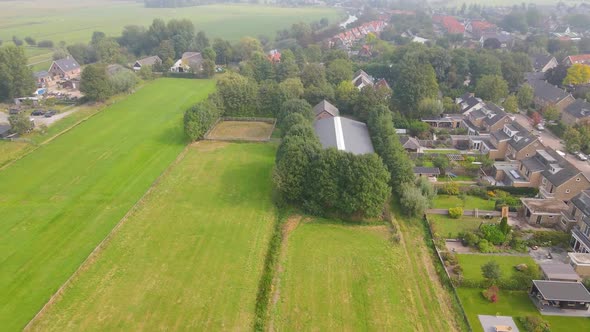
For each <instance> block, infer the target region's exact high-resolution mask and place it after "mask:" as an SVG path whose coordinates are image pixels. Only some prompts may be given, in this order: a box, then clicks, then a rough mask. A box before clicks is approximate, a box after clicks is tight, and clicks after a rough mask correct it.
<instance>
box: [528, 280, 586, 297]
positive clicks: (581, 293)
mask: <svg viewBox="0 0 590 332" xmlns="http://www.w3.org/2000/svg"><path fill="white" fill-rule="evenodd" d="M533 283H534V284H535V286H536V287H537V289H538V290H539V292H540V293H541V295H543V298H544V299H545V300H550V301H572V302H574V301H575V302H590V293H589V292H588V290H586V287H584V285H582V283H580V282H568V281H552V280H533Z"/></svg>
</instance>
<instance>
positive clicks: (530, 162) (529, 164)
mask: <svg viewBox="0 0 590 332" xmlns="http://www.w3.org/2000/svg"><path fill="white" fill-rule="evenodd" d="M521 163H522V164H523V165H524V167H526V168H527V169H528V170H529V171H531V172H539V171H542V170H544V169H545V165H543V164H542V163H541V162H540V161H539V160H538V159H537V158H535V157H530V158H526V159H523V160H522V161H521Z"/></svg>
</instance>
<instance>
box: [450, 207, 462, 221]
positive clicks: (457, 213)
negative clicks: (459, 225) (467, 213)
mask: <svg viewBox="0 0 590 332" xmlns="http://www.w3.org/2000/svg"><path fill="white" fill-rule="evenodd" d="M461 216H463V208H462V207H460V206H458V207H454V208H449V217H450V218H453V219H459V218H461Z"/></svg>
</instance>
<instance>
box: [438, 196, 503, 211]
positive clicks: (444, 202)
mask: <svg viewBox="0 0 590 332" xmlns="http://www.w3.org/2000/svg"><path fill="white" fill-rule="evenodd" d="M457 206H460V207H462V208H463V209H466V210H473V209H480V210H486V211H493V210H494V209H495V207H496V202H495V201H493V200H491V199H482V198H479V197H476V196H471V195H465V200H462V199H461V198H459V196H452V195H436V197H435V198H434V202H433V208H435V209H448V208H452V207H457Z"/></svg>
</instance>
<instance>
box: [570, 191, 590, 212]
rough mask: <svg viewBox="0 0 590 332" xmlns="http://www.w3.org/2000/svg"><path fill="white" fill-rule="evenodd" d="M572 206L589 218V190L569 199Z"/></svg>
mask: <svg viewBox="0 0 590 332" xmlns="http://www.w3.org/2000/svg"><path fill="white" fill-rule="evenodd" d="M571 202H572V204H574V205H575V206H576V207H577V208H578V209H579V210H580V211H582V213H583V214H584V215H586V216H590V190H584V191H582V192H581V193H579V194H577V195H576V196H575V197H574V198H572V199H571Z"/></svg>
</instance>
